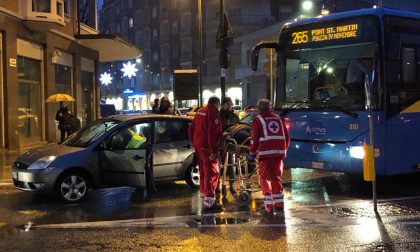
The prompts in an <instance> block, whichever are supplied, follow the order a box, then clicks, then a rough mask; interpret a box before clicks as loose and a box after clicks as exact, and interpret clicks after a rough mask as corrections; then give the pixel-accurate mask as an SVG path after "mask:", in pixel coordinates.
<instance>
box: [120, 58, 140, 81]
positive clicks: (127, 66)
mask: <svg viewBox="0 0 420 252" xmlns="http://www.w3.org/2000/svg"><path fill="white" fill-rule="evenodd" d="M121 71H122V72H123V74H124V76H127V77H128V78H129V79H131V77H134V76H136V72H137V71H138V69H137V67H136V64H131V62H130V61H129V62H127V63H123V68H122V69H121Z"/></svg>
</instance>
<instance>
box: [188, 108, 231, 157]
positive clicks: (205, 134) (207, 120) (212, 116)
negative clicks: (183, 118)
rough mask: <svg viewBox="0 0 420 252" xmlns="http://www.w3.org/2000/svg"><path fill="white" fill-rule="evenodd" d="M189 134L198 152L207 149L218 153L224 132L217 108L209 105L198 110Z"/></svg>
mask: <svg viewBox="0 0 420 252" xmlns="http://www.w3.org/2000/svg"><path fill="white" fill-rule="evenodd" d="M188 133H189V136H190V140H191V142H192V144H193V146H194V148H195V150H196V151H198V150H199V149H205V150H209V151H210V152H211V153H217V152H218V150H219V144H220V142H221V138H222V133H223V132H222V124H221V122H220V116H219V111H218V110H217V108H216V106H214V105H211V104H208V105H207V106H206V107H204V108H201V109H200V110H198V112H197V114H196V115H195V117H194V120H193V121H192V123H191V125H190V128H189V130H188Z"/></svg>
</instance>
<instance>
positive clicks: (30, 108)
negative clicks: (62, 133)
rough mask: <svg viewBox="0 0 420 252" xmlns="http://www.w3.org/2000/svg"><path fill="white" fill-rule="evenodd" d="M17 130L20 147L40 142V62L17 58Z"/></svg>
mask: <svg viewBox="0 0 420 252" xmlns="http://www.w3.org/2000/svg"><path fill="white" fill-rule="evenodd" d="M17 63H18V84H19V97H18V98H17V99H18V100H19V101H18V103H19V107H18V128H19V136H20V138H19V141H20V145H21V146H25V145H28V144H32V143H36V142H40V141H41V129H42V106H41V104H42V97H41V61H38V60H35V59H30V58H26V57H22V56H18V62H17Z"/></svg>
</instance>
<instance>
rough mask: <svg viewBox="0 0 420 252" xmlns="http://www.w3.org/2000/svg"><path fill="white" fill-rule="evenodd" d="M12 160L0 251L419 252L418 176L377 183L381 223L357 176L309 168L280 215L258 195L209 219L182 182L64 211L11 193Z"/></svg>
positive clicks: (288, 186)
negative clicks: (266, 211) (267, 210)
mask: <svg viewBox="0 0 420 252" xmlns="http://www.w3.org/2000/svg"><path fill="white" fill-rule="evenodd" d="M12 159H13V155H11V156H8V157H6V156H3V157H1V155H0V164H1V167H0V251H58V250H63V251H285V250H290V251H420V239H419V238H420V183H419V182H420V174H416V175H409V176H397V177H391V178H380V179H379V181H378V189H379V198H380V200H379V208H378V210H379V211H378V212H379V214H377V215H376V214H375V213H374V212H373V207H372V204H371V201H370V197H371V188H370V184H369V183H365V182H363V181H362V179H361V177H355V176H349V175H343V174H334V173H327V172H322V171H315V170H305V169H292V170H286V171H285V174H284V184H285V194H286V209H285V210H284V212H281V213H277V214H276V215H275V216H265V215H263V213H262V211H261V208H262V200H261V194H260V193H255V194H254V195H253V201H252V203H251V205H250V207H249V208H243V207H240V205H239V204H238V203H237V201H236V200H235V199H234V198H233V197H232V196H231V195H229V196H228V199H227V201H225V202H224V204H225V207H226V211H225V212H223V213H220V214H206V213H202V212H201V204H200V201H199V195H198V193H197V191H195V190H192V189H190V188H189V187H188V185H186V183H184V182H182V181H181V182H176V183H166V184H161V185H158V189H159V192H158V194H157V195H156V196H155V198H154V199H153V200H152V201H151V202H143V201H142V200H140V199H139V197H138V196H137V194H136V193H135V191H134V190H133V189H132V188H113V189H104V190H98V191H94V192H92V193H91V194H90V195H89V197H88V198H87V199H86V200H85V201H84V202H82V203H79V204H73V205H64V204H62V203H61V202H59V201H57V200H56V199H55V198H54V197H53V196H51V195H32V194H28V193H25V192H20V191H18V190H16V189H14V188H13V186H12V185H11V180H10V160H12Z"/></svg>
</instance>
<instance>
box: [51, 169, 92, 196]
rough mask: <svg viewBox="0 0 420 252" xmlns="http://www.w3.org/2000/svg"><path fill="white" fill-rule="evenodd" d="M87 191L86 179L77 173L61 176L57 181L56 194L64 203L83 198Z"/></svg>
mask: <svg viewBox="0 0 420 252" xmlns="http://www.w3.org/2000/svg"><path fill="white" fill-rule="evenodd" d="M87 192H88V181H87V179H86V178H85V176H83V175H81V174H79V173H69V174H66V175H64V176H62V177H61V178H60V179H59V181H58V183H57V193H58V196H59V197H60V198H61V199H62V200H63V201H64V202H66V203H76V202H79V201H81V200H82V199H84V198H85V197H86V195H87Z"/></svg>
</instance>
